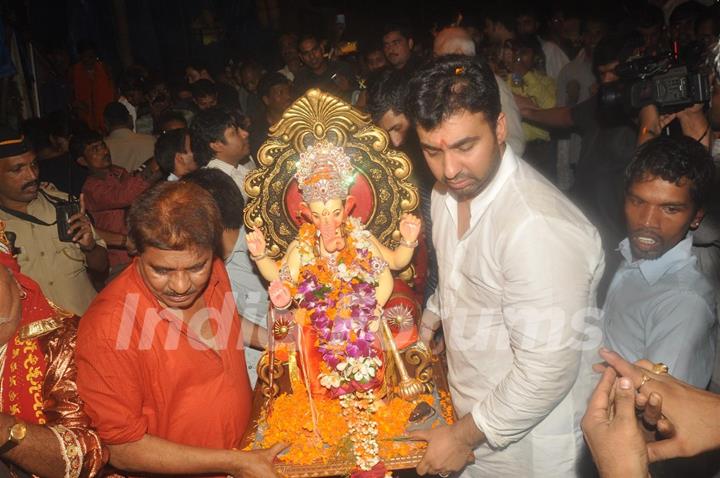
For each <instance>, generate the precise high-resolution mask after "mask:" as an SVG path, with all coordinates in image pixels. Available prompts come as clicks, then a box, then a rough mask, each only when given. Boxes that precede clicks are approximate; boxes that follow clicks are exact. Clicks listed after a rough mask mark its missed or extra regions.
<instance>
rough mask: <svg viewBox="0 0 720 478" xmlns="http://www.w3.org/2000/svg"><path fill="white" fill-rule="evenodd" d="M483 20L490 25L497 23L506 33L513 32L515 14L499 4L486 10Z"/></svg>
mask: <svg viewBox="0 0 720 478" xmlns="http://www.w3.org/2000/svg"><path fill="white" fill-rule="evenodd" d="M485 18H486V19H487V20H490V21H491V22H492V23H499V24H501V25H503V26H504V27H505V28H507V30H508V31H511V32H514V31H515V14H514V12H512V11H511V10H510V8H509V7H508V6H507V5H501V4H500V3H499V2H497V3H495V4H494V5H493V8H488V9H487V11H486V12H485Z"/></svg>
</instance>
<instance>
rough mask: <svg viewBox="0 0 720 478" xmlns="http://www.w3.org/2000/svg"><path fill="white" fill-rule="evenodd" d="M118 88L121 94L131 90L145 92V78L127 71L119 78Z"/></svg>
mask: <svg viewBox="0 0 720 478" xmlns="http://www.w3.org/2000/svg"><path fill="white" fill-rule="evenodd" d="M118 90H119V91H120V94H121V95H127V94H128V93H129V92H131V91H139V92H141V93H145V91H146V84H145V78H143V77H142V76H138V75H135V74H131V73H127V72H126V73H124V74H123V75H122V76H121V77H120V79H119V80H118Z"/></svg>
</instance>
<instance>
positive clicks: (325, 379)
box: [319, 372, 342, 388]
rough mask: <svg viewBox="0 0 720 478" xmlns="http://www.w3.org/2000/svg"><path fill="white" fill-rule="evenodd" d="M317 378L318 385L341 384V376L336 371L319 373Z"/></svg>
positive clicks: (332, 385)
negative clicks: (318, 379)
mask: <svg viewBox="0 0 720 478" xmlns="http://www.w3.org/2000/svg"><path fill="white" fill-rule="evenodd" d="M319 378H320V385H322V386H323V387H325V388H338V387H340V385H342V378H341V377H340V375H338V373H337V372H331V373H321V374H320V375H319Z"/></svg>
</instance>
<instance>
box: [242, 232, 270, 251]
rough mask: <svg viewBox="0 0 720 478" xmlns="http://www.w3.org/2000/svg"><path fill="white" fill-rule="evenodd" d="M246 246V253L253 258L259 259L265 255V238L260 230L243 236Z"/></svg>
mask: <svg viewBox="0 0 720 478" xmlns="http://www.w3.org/2000/svg"><path fill="white" fill-rule="evenodd" d="M245 238H246V240H247V245H248V251H250V254H251V255H252V256H253V258H259V257H260V256H262V255H264V254H265V236H264V235H263V233H262V231H261V230H260V229H255V230H254V231H252V232H251V233H249V234H248V235H247V236H245Z"/></svg>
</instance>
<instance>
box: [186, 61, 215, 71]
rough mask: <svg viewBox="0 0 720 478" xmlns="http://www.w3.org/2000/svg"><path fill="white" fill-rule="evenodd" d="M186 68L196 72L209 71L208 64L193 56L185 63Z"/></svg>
mask: <svg viewBox="0 0 720 478" xmlns="http://www.w3.org/2000/svg"><path fill="white" fill-rule="evenodd" d="M186 68H192V69H194V70H195V71H197V72H198V73H200V72H201V71H203V70H205V71H207V72H208V73H210V65H209V64H208V62H206V61H205V60H203V59H202V58H194V59H193V60H192V61H190V63H188V64H187V67H186Z"/></svg>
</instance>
